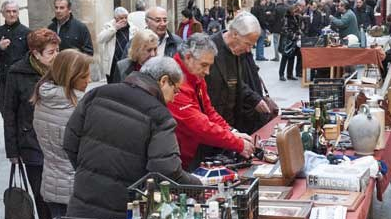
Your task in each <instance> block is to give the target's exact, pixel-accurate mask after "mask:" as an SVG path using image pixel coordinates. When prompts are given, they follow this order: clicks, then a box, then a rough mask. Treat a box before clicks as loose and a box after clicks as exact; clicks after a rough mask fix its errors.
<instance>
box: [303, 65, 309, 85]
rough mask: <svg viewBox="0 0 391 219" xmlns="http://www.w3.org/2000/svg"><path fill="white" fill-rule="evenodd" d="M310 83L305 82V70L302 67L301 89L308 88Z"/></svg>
mask: <svg viewBox="0 0 391 219" xmlns="http://www.w3.org/2000/svg"><path fill="white" fill-rule="evenodd" d="M310 83H311V82H308V81H307V68H305V67H303V68H302V70H301V87H308V86H309V85H310Z"/></svg>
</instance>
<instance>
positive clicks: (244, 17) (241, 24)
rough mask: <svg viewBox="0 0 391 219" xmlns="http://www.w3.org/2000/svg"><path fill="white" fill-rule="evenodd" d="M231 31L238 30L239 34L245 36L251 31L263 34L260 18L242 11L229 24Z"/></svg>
mask: <svg viewBox="0 0 391 219" xmlns="http://www.w3.org/2000/svg"><path fill="white" fill-rule="evenodd" d="M228 29H229V30H230V31H236V32H238V33H239V35H241V36H244V35H247V34H250V33H258V34H261V25H260V24H259V22H258V19H257V18H256V17H255V16H254V15H252V14H251V13H250V12H247V11H243V12H240V13H239V14H238V15H237V16H236V17H235V18H234V19H233V20H232V23H231V24H230V25H229V27H228Z"/></svg>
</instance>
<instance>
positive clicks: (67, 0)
mask: <svg viewBox="0 0 391 219" xmlns="http://www.w3.org/2000/svg"><path fill="white" fill-rule="evenodd" d="M57 1H63V0H54V1H53V2H54V3H56V2H57ZM64 1H66V2H67V3H68V8H71V7H72V0H64Z"/></svg>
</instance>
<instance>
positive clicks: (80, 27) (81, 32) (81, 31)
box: [48, 0, 94, 56]
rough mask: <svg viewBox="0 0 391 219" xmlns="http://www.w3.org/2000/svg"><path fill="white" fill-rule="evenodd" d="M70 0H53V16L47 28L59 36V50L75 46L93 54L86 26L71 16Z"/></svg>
mask: <svg viewBox="0 0 391 219" xmlns="http://www.w3.org/2000/svg"><path fill="white" fill-rule="evenodd" d="M71 6H72V3H71V0H55V1H54V8H55V18H53V19H52V23H51V24H50V25H49V27H48V28H49V29H50V30H53V31H54V32H56V33H57V35H58V36H59V37H60V38H61V44H60V50H64V49H69V48H76V49H79V50H80V51H81V52H83V53H86V54H88V55H91V56H92V55H94V48H93V46H92V40H91V35H90V32H89V31H88V29H87V26H86V25H85V24H83V23H82V22H80V21H79V20H77V19H76V18H74V17H73V15H72V13H71Z"/></svg>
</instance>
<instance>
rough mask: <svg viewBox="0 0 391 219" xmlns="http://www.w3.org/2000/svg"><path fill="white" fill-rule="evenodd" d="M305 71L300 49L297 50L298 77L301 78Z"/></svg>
mask: <svg viewBox="0 0 391 219" xmlns="http://www.w3.org/2000/svg"><path fill="white" fill-rule="evenodd" d="M302 71H303V64H302V58H301V51H300V48H296V76H297V77H301V73H302Z"/></svg>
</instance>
